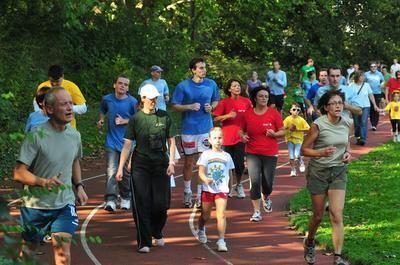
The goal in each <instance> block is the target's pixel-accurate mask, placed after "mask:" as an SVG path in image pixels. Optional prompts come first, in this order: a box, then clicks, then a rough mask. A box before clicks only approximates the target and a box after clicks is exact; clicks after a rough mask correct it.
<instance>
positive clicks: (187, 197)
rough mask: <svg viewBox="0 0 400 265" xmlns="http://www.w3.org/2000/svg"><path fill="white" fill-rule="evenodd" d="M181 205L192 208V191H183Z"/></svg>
mask: <svg viewBox="0 0 400 265" xmlns="http://www.w3.org/2000/svg"><path fill="white" fill-rule="evenodd" d="M183 205H184V206H185V208H192V192H191V191H189V192H184V193H183Z"/></svg>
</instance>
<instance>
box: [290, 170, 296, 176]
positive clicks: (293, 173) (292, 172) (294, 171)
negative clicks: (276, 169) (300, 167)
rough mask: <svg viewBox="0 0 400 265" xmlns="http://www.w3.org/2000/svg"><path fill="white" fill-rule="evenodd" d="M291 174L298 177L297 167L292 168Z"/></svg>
mask: <svg viewBox="0 0 400 265" xmlns="http://www.w3.org/2000/svg"><path fill="white" fill-rule="evenodd" d="M290 176H291V177H296V176H297V173H296V169H292V170H291V171H290Z"/></svg>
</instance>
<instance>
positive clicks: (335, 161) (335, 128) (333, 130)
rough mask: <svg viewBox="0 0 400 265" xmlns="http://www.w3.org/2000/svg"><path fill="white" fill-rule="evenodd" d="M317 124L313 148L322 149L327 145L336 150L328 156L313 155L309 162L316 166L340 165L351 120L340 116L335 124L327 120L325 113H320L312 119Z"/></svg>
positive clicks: (347, 139)
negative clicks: (319, 115) (317, 134)
mask: <svg viewBox="0 0 400 265" xmlns="http://www.w3.org/2000/svg"><path fill="white" fill-rule="evenodd" d="M314 123H315V125H317V126H318V129H319V136H318V138H317V140H316V141H315V142H314V149H322V148H326V147H328V146H334V147H336V152H335V153H334V154H333V155H332V156H328V157H313V158H311V160H310V164H312V165H313V166H316V167H333V166H342V165H343V164H344V163H343V161H342V159H343V154H344V152H345V151H346V147H347V144H348V142H349V133H350V130H351V128H352V126H353V120H352V119H350V118H347V117H345V116H342V117H341V118H340V120H339V122H337V123H336V124H333V123H331V122H330V121H329V119H328V116H327V115H322V116H321V117H319V118H318V119H316V120H315V121H314Z"/></svg>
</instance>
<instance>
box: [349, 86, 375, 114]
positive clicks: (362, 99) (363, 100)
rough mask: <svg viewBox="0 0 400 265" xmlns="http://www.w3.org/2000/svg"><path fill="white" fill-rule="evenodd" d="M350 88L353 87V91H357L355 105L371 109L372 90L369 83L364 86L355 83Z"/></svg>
mask: <svg viewBox="0 0 400 265" xmlns="http://www.w3.org/2000/svg"><path fill="white" fill-rule="evenodd" d="M350 87H353V89H354V90H355V91H357V93H356V96H355V97H354V99H353V101H352V102H353V103H354V104H355V105H357V106H359V107H360V108H369V107H371V103H370V101H369V95H371V94H372V89H371V87H370V85H369V84H368V83H365V82H364V84H356V83H353V84H352V85H351V86H350ZM358 91H360V92H358Z"/></svg>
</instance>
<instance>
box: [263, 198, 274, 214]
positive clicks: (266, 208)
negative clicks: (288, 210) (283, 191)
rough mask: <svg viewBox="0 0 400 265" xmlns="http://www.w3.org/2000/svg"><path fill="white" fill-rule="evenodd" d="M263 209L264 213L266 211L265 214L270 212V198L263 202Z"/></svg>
mask: <svg viewBox="0 0 400 265" xmlns="http://www.w3.org/2000/svg"><path fill="white" fill-rule="evenodd" d="M263 207H264V211H266V212H267V213H270V212H272V201H271V199H270V198H267V199H266V200H264V202H263Z"/></svg>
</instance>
